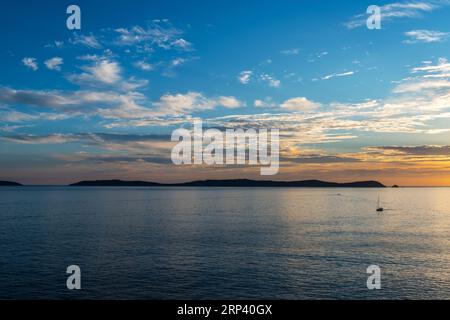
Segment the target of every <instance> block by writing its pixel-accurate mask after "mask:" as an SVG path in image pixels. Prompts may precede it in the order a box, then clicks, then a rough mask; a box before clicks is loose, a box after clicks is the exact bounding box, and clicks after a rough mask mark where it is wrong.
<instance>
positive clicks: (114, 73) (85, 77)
mask: <svg viewBox="0 0 450 320" xmlns="http://www.w3.org/2000/svg"><path fill="white" fill-rule="evenodd" d="M81 69H82V70H83V71H85V72H84V73H81V74H76V75H71V76H70V77H69V79H70V80H71V81H73V82H77V83H88V84H89V83H94V84H95V83H101V84H109V85H111V84H115V83H117V82H118V81H120V80H121V79H122V77H121V75H120V73H121V68H120V66H119V64H118V63H117V62H115V61H110V60H101V61H98V62H95V63H94V65H92V66H84V67H82V68H81Z"/></svg>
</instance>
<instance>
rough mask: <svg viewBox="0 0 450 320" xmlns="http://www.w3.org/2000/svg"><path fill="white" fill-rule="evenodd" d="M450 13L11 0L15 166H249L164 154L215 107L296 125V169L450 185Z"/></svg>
mask: <svg viewBox="0 0 450 320" xmlns="http://www.w3.org/2000/svg"><path fill="white" fill-rule="evenodd" d="M70 4H77V5H79V6H80V8H81V12H82V29H81V30H77V31H71V30H68V29H67V28H66V18H67V16H68V15H67V14H66V8H67V6H68V5H70ZM373 4H376V5H378V6H380V7H381V9H382V29H381V30H369V29H368V28H367V27H366V25H365V20H366V19H367V17H368V15H367V14H366V9H367V7H368V6H369V5H373ZM449 16H450V2H449V1H445V0H442V1H439V0H423V1H398V2H391V1H378V2H376V3H375V2H373V1H329V0H328V1H276V2H275V1H189V2H186V1H108V2H106V1H77V2H76V3H72V2H65V1H58V2H57V3H56V2H55V1H40V2H39V3H37V2H30V1H14V2H11V3H7V4H6V3H5V4H3V9H2V11H1V12H0V20H1V21H2V25H3V26H4V27H3V28H2V29H1V30H0V33H1V38H2V45H1V50H0V65H1V70H2V72H1V73H0V119H1V122H0V135H1V140H0V164H1V165H2V167H3V169H4V170H2V172H1V174H0V178H3V179H11V180H20V181H22V182H27V183H67V182H71V181H72V180H77V179H80V178H85V177H86V176H89V177H98V178H111V177H120V178H135V177H142V176H144V178H146V179H148V180H164V181H166V180H167V181H175V180H176V181H179V180H186V179H191V178H196V177H222V176H230V172H231V174H232V175H233V174H234V175H236V176H242V174H243V173H242V172H241V171H239V170H238V169H236V168H223V170H219V171H217V170H213V171H212V170H211V169H210V168H190V169H187V170H186V168H185V169H184V170H183V168H174V167H173V166H170V164H169V163H168V162H167V161H164V159H166V160H167V158H168V157H170V143H169V142H170V139H169V138H168V135H170V133H171V132H172V130H174V129H175V128H177V127H180V126H188V125H189V124H190V123H192V119H194V118H201V119H203V120H204V122H205V123H207V124H208V125H210V126H217V127H231V126H236V125H239V126H245V127H249V126H254V127H273V128H280V129H281V131H282V132H283V133H284V136H285V137H286V138H285V140H284V141H283V144H282V147H283V150H282V151H283V152H282V155H283V156H284V157H283V159H285V161H286V162H285V163H284V166H283V167H282V171H281V174H280V177H279V178H280V179H300V178H324V179H329V180H333V179H334V180H348V179H350V180H351V179H356V178H362V179H366V178H371V179H378V180H383V181H386V182H387V183H390V182H394V181H401V182H404V183H405V184H444V183H447V182H448V183H450V180H445V179H444V180H442V179H441V180H439V179H438V178H437V177H442V176H443V175H444V176H446V177H448V173H449V172H448V170H449V160H448V156H449V154H448V153H449V152H448V148H447V146H448V145H449V144H450V143H449V142H450V141H449V132H450V131H449V129H450V127H449V125H448V118H449V117H450V115H449V111H450V104H449V103H450V98H449V88H450V86H449V83H450V82H449V77H450V75H449V74H450V66H449V63H448V62H447V59H448V58H450V57H449V52H450V50H449V49H450V41H449V40H450V37H449V35H450V26H449V23H448V17H449ZM394 147H395V148H397V149H394ZM401 168H404V170H401ZM117 172H120V174H118V173H117ZM255 172H256V171H254V172H253V171H248V172H247V171H246V172H245V174H246V175H248V176H249V177H254V174H255ZM61 175H64V178H61ZM430 175H435V176H436V177H435V178H432V179H431V178H426V177H429V176H430ZM418 176H420V178H418Z"/></svg>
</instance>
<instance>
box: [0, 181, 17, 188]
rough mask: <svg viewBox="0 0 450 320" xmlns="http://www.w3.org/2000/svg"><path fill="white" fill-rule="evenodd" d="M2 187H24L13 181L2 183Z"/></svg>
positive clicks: (0, 182)
mask: <svg viewBox="0 0 450 320" xmlns="http://www.w3.org/2000/svg"><path fill="white" fill-rule="evenodd" d="M0 186H2V187H20V186H22V185H21V184H20V183H17V182H12V181H0Z"/></svg>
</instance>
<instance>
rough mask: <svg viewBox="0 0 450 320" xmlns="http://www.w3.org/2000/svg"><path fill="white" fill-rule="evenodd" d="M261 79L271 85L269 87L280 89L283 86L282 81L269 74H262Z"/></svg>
mask: <svg viewBox="0 0 450 320" xmlns="http://www.w3.org/2000/svg"><path fill="white" fill-rule="evenodd" d="M260 79H261V80H262V81H264V82H267V83H268V84H269V87H273V88H279V87H280V86H281V81H280V80H278V79H276V78H274V77H273V76H271V75H269V74H262V75H261V76H260Z"/></svg>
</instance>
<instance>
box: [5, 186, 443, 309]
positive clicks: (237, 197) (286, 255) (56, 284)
mask: <svg viewBox="0 0 450 320" xmlns="http://www.w3.org/2000/svg"><path fill="white" fill-rule="evenodd" d="M378 197H379V198H380V201H381V206H383V207H384V209H385V210H384V211H383V212H382V213H378V212H376V208H377V201H378ZM449 248H450V188H398V189H392V188H386V189H363V188H360V189H359V188H358V189H356V188H355V189H344V188H342V189H340V188H336V189H334V188H333V189H330V188H327V189H313V188H311V189H310V188H204V187H199V188H194V187H61V186H48V187H47V186H29V187H0V299H121V300H123V299H157V300H165V299H201V300H209V299H312V300H315V299H358V300H359V299H368V300H372V299H450V250H449ZM73 265H75V266H78V267H79V269H80V283H81V289H80V290H69V289H68V287H67V279H68V277H70V276H71V274H70V273H67V268H68V267H69V266H73ZM371 266H372V268H373V266H375V268H378V269H377V270H379V272H378V273H377V277H378V278H377V279H378V280H379V289H376V288H375V289H374V288H373V287H371V288H369V287H370V286H368V282H371V281H372V280H373V278H370V277H371V275H373V273H371V272H369V273H368V268H369V271H370V270H374V269H370V267H371Z"/></svg>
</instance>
